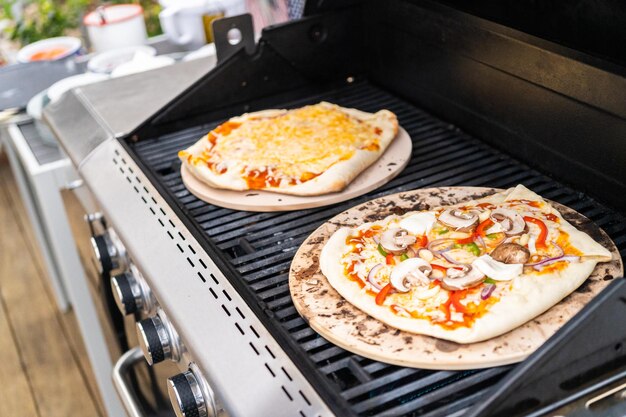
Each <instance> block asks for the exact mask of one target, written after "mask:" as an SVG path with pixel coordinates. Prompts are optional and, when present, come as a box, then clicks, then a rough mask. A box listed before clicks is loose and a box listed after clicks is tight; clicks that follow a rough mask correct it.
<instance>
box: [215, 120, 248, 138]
mask: <svg viewBox="0 0 626 417" xmlns="http://www.w3.org/2000/svg"><path fill="white" fill-rule="evenodd" d="M239 126H241V123H237V122H226V123H222V124H221V125H219V126H218V127H216V128H215V129H213V132H215V133H216V134H218V135H222V136H228V135H229V134H230V132H232V131H233V130H235V129H237V128H238V127H239ZM213 132H211V133H213Z"/></svg>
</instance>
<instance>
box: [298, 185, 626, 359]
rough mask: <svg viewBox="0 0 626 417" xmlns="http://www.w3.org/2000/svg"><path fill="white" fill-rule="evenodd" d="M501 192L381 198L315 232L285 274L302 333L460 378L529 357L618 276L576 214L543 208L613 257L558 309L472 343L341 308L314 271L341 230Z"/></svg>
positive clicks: (445, 191) (589, 225)
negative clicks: (461, 373)
mask: <svg viewBox="0 0 626 417" xmlns="http://www.w3.org/2000/svg"><path fill="white" fill-rule="evenodd" d="M499 191H502V190H499V189H494V188H479V187H442V188H427V189H422V190H415V191H409V192H404V193H399V194H394V195H390V196H385V197H382V198H379V199H376V200H372V201H369V202H367V203H364V204H361V205H359V206H356V207H353V208H351V209H349V210H347V211H345V212H343V213H341V214H339V215H337V216H335V217H334V218H332V219H330V220H329V221H328V222H326V223H325V224H323V225H322V226H320V227H319V228H318V229H317V230H316V231H315V232H313V234H311V236H309V237H308V238H307V239H306V240H305V241H304V243H303V244H302V246H301V247H300V248H299V250H298V252H297V253H296V255H295V257H294V260H293V262H292V264H291V269H290V272H289V289H290V291H291V297H292V299H293V302H294V305H295V307H296V309H297V310H298V312H299V313H300V314H301V315H302V317H303V318H304V319H305V320H306V321H307V322H308V323H309V325H310V326H311V327H312V328H313V329H314V330H315V331H316V332H318V333H319V334H320V335H321V336H323V337H324V338H325V339H327V340H329V341H330V342H332V343H334V344H336V345H338V346H341V347H342V348H344V349H346V350H348V351H350V352H353V353H356V354H358V355H361V356H364V357H367V358H370V359H374V360H378V361H382V362H387V363H391V364H394V365H401V366H409V367H415V368H424V369H444V370H461V369H476V368H486V367H492V366H499V365H505V364H510V363H515V362H519V361H521V360H523V359H525V358H526V357H527V356H528V355H530V354H531V353H532V352H534V351H535V349H537V348H538V347H539V346H540V345H541V344H542V343H543V342H545V341H546V340H547V339H548V338H549V337H550V336H552V335H553V334H554V333H555V332H556V331H557V330H558V329H559V328H560V327H561V326H562V325H563V324H564V323H565V322H567V321H568V320H569V319H570V318H572V317H573V316H574V315H575V314H576V313H578V312H579V311H580V310H581V309H582V308H583V307H584V306H585V305H586V304H587V303H588V302H589V301H590V300H591V299H592V298H593V297H594V296H595V295H597V294H598V293H599V292H600V291H602V289H604V287H606V286H607V285H608V284H609V283H610V281H611V280H612V279H614V278H616V277H619V276H622V275H623V265H622V261H621V258H620V255H619V252H618V250H617V248H616V246H615V244H614V243H613V242H612V241H611V239H610V238H609V237H608V236H607V235H606V233H605V232H604V231H602V230H601V229H600V228H598V227H597V226H596V225H595V224H594V223H593V222H591V221H590V220H589V219H587V218H586V217H585V216H583V215H581V214H579V213H577V212H576V211H574V210H572V209H570V208H567V207H565V206H563V205H561V204H558V203H554V202H550V204H552V206H553V207H555V208H556V209H557V210H558V211H559V212H560V213H561V214H562V215H563V217H564V218H565V219H566V220H567V221H568V222H570V223H571V224H572V225H574V226H575V227H577V228H578V229H579V230H581V231H583V232H585V233H587V234H588V235H589V236H591V237H592V238H593V239H594V240H596V241H597V242H599V243H600V244H601V245H602V246H604V247H605V248H607V249H609V250H610V251H611V253H612V255H613V260H612V261H610V262H604V263H599V264H598V265H596V268H595V269H594V271H593V273H592V274H591V276H590V277H589V278H588V279H587V280H586V281H585V282H584V283H583V284H582V285H581V286H580V287H579V288H578V289H577V290H576V291H574V292H573V293H572V294H570V295H569V296H567V297H566V298H564V299H563V300H562V301H561V302H560V303H558V304H557V305H555V306H554V307H552V308H551V309H550V310H548V311H546V312H545V313H543V314H542V315H540V316H538V317H536V318H534V319H533V320H531V321H529V322H527V323H526V324H524V325H522V326H520V327H518V328H516V329H514V330H512V331H510V332H508V333H505V334H503V335H501V336H498V337H495V338H493V339H489V340H486V341H483V342H479V343H472V344H458V343H454V342H449V341H445V340H441V339H437V338H434V337H430V336H423V335H418V334H413V333H408V332H405V331H401V330H397V329H395V328H393V327H390V326H388V325H386V324H384V323H382V322H380V321H378V320H376V319H374V318H373V317H371V316H369V315H367V314H365V313H364V312H362V311H361V310H359V309H357V308H356V307H354V306H353V305H351V304H350V303H348V302H347V301H346V300H344V299H343V298H342V297H341V296H340V295H339V293H337V291H335V289H334V288H333V287H332V286H331V285H330V284H329V283H328V281H327V279H326V277H325V276H324V275H323V274H322V273H321V271H320V267H319V263H318V261H319V255H320V252H321V250H322V247H323V246H324V244H325V243H326V241H327V240H328V238H329V237H330V236H331V235H332V234H333V233H334V232H335V231H336V230H337V229H339V228H340V227H355V226H358V225H360V224H362V223H364V222H370V221H376V220H380V219H383V218H385V217H387V216H389V215H391V214H397V215H401V214H404V213H406V212H407V211H413V210H428V209H429V208H431V207H437V206H446V205H452V204H457V203H460V202H463V201H469V200H473V199H479V198H481V197H484V196H486V195H489V194H493V193H496V192H499Z"/></svg>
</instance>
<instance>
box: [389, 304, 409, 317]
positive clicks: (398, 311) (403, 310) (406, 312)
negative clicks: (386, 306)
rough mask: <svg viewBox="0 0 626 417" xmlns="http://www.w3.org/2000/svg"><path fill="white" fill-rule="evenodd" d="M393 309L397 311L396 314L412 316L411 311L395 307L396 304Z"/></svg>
mask: <svg viewBox="0 0 626 417" xmlns="http://www.w3.org/2000/svg"><path fill="white" fill-rule="evenodd" d="M391 307H392V308H393V309H394V310H395V311H396V313H404V314H406V315H408V316H411V313H410V312H409V310H407V309H406V308H404V307H400V306H398V305H395V304H393V305H392V306H391Z"/></svg>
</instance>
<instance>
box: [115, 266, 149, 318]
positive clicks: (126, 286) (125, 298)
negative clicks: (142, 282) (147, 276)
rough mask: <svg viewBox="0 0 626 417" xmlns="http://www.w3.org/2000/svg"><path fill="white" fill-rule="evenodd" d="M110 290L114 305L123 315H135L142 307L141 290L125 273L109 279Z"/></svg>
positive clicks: (129, 275)
mask: <svg viewBox="0 0 626 417" xmlns="http://www.w3.org/2000/svg"><path fill="white" fill-rule="evenodd" d="M111 289H112V290H113V298H114V299H115V304H117V307H118V308H119V309H120V312H121V313H122V314H123V315H125V316H127V315H129V314H135V313H136V312H138V311H139V310H140V309H141V308H142V307H143V305H142V304H143V303H142V297H141V288H140V287H139V284H138V283H137V280H135V277H133V275H132V274H130V273H128V272H126V273H124V274H121V275H116V276H114V277H113V278H111Z"/></svg>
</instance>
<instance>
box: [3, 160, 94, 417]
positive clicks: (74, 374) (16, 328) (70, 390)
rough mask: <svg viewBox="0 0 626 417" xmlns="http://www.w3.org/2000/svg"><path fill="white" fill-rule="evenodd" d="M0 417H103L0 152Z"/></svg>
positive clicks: (69, 318) (69, 316) (72, 324)
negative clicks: (57, 304)
mask: <svg viewBox="0 0 626 417" xmlns="http://www.w3.org/2000/svg"><path fill="white" fill-rule="evenodd" d="M0 232H1V233H0V358H2V360H0V381H2V384H0V416H40V417H57V416H58V417H74V416H80V417H90V416H99V417H105V412H104V409H103V407H102V403H101V400H100V398H99V395H98V392H97V388H96V385H95V379H94V376H93V372H92V369H91V367H90V365H89V361H88V359H87V354H86V351H85V348H84V345H83V342H82V339H81V336H80V333H79V331H78V325H77V323H76V318H75V316H74V314H73V312H71V311H70V312H69V313H61V312H60V311H59V310H58V309H57V307H56V304H55V301H54V298H53V294H52V290H51V288H50V287H49V283H48V278H47V277H46V272H45V268H44V267H43V262H42V259H41V255H40V253H39V249H38V246H37V243H36V242H35V240H34V235H33V231H32V230H31V227H30V223H29V221H28V217H27V216H26V211H25V209H24V206H23V204H22V201H21V199H20V195H19V193H18V191H17V187H16V185H15V181H14V179H13V176H12V173H11V170H10V167H9V166H8V162H7V161H6V158H5V157H4V156H3V155H2V154H1V151H0Z"/></svg>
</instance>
